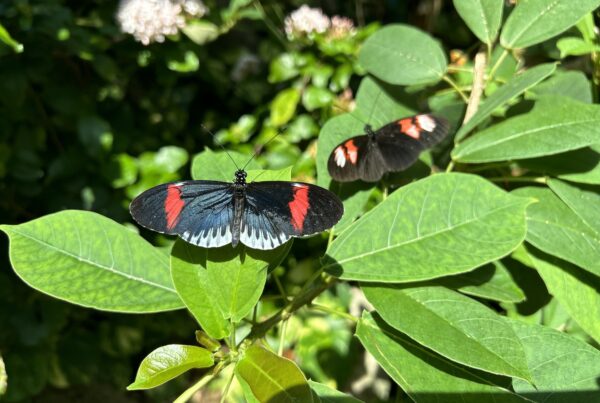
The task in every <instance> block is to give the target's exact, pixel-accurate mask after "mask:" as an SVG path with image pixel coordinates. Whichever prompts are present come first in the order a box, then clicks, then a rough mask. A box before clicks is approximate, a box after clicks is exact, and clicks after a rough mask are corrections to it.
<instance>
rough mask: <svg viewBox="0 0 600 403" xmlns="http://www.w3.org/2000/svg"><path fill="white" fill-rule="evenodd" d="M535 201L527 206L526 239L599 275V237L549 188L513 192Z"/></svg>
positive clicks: (533, 188) (530, 188)
mask: <svg viewBox="0 0 600 403" xmlns="http://www.w3.org/2000/svg"><path fill="white" fill-rule="evenodd" d="M512 193H513V194H515V195H518V196H525V197H533V198H535V199H537V200H538V202H537V203H534V204H532V205H531V206H529V208H528V209H527V237H526V239H527V242H529V243H531V244H532V245H533V246H535V247H536V248H538V249H541V250H542V251H544V252H546V253H549V254H551V255H553V256H557V257H560V258H561V259H564V260H566V261H568V262H571V263H573V264H576V265H578V266H580V267H582V268H583V269H585V270H588V271H589V272H591V273H594V274H595V275H597V276H600V259H598V257H599V256H600V236H599V235H598V233H596V232H595V231H594V230H593V229H591V228H590V227H589V226H588V225H587V224H586V223H585V222H584V221H583V220H582V219H581V218H580V217H579V216H578V215H577V214H575V212H573V210H571V209H570V208H569V207H568V206H567V205H566V204H565V203H563V202H562V201H561V200H560V199H559V198H558V197H557V196H555V195H554V194H553V193H552V191H551V190H550V189H545V188H536V187H525V188H520V189H517V190H515V191H513V192H512Z"/></svg>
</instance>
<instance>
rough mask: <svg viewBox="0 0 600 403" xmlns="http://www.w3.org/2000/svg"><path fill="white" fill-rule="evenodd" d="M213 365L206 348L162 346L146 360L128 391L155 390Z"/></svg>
mask: <svg viewBox="0 0 600 403" xmlns="http://www.w3.org/2000/svg"><path fill="white" fill-rule="evenodd" d="M213 364H214V361H213V357H212V354H211V352H210V351H208V350H206V349H204V348H201V347H196V346H185V345H181V344H170V345H168V346H162V347H159V348H157V349H156V350H154V351H152V352H151V353H150V354H148V355H147V356H146V358H144V360H143V361H142V363H141V364H140V367H139V368H138V372H137V374H136V376H135V381H134V382H133V383H132V384H131V385H129V386H128V387H127V390H140V389H151V388H155V387H157V386H159V385H162V384H163V383H165V382H167V381H170V380H171V379H173V378H175V377H177V376H179V375H181V374H183V373H184V372H186V371H189V370H190V369H192V368H208V367H211V366H212V365H213Z"/></svg>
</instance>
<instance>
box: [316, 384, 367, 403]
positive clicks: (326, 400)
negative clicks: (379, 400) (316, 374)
mask: <svg viewBox="0 0 600 403" xmlns="http://www.w3.org/2000/svg"><path fill="white" fill-rule="evenodd" d="M308 384H309V385H310V388H311V389H312V390H313V392H315V393H316V394H317V396H319V399H321V403H361V402H362V400H358V399H357V398H355V397H353V396H350V395H347V394H345V393H342V392H340V391H339V390H336V389H333V388H330V387H329V386H327V385H324V384H322V383H318V382H314V381H308Z"/></svg>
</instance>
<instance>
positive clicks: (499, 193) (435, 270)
mask: <svg viewBox="0 0 600 403" xmlns="http://www.w3.org/2000/svg"><path fill="white" fill-rule="evenodd" d="M529 203H530V200H528V199H525V198H515V197H513V196H511V195H509V194H508V193H506V192H504V191H503V190H501V189H499V188H498V187H496V186H494V185H492V184H491V183H490V182H488V181H486V180H484V179H482V178H481V177H478V176H475V175H466V174H438V175H433V176H431V177H429V178H426V179H424V180H420V181H417V182H414V183H412V184H410V185H407V186H404V187H403V188H401V189H399V190H397V191H395V192H394V193H392V195H391V196H389V197H388V198H387V199H386V200H385V201H383V202H382V203H381V204H379V205H378V206H377V207H375V208H374V209H373V210H371V211H369V212H368V213H367V214H365V215H364V216H363V217H362V218H361V219H360V220H358V221H357V222H355V223H354V224H353V225H352V226H351V227H349V228H348V229H347V230H346V231H344V232H343V233H342V234H341V235H340V236H339V237H338V238H337V239H336V240H335V241H334V242H333V243H332V244H331V246H330V248H329V250H328V251H327V254H328V258H327V259H326V261H325V267H326V269H327V270H328V271H329V272H331V273H333V274H334V275H336V276H339V277H340V278H343V279H348V280H362V281H383V282H409V281H418V280H426V279H431V278H436V277H442V276H447V275H450V274H456V273H462V272H466V271H469V270H472V269H474V268H476V267H479V266H481V265H483V264H485V263H488V262H491V261H494V260H496V259H499V258H500V257H502V256H505V255H506V254H508V253H510V252H511V251H512V250H513V249H514V248H516V247H517V246H518V245H519V244H520V243H521V242H522V241H523V239H524V237H525V232H526V226H525V214H524V212H525V208H526V206H527V205H528V204H529Z"/></svg>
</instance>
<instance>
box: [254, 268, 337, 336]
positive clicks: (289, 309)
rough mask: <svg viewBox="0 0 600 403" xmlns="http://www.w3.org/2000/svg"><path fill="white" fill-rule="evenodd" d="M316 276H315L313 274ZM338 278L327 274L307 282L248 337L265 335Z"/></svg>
mask: <svg viewBox="0 0 600 403" xmlns="http://www.w3.org/2000/svg"><path fill="white" fill-rule="evenodd" d="M322 272H323V268H321V269H319V270H318V271H317V273H319V275H320V274H321V273H322ZM313 277H314V276H313ZM336 281H337V279H336V278H335V277H332V276H326V277H325V278H322V279H321V280H320V282H318V283H311V282H307V284H306V285H305V287H304V288H303V291H300V293H298V295H296V296H295V297H294V299H293V300H292V302H290V303H289V304H288V305H287V306H286V307H285V308H283V309H282V310H280V311H279V312H277V313H276V314H274V315H273V316H271V317H270V318H269V319H267V320H265V321H264V322H262V323H259V324H257V325H256V326H253V327H252V330H251V331H250V334H249V335H248V337H246V339H258V338H261V337H263V336H264V335H265V334H266V333H267V332H268V331H269V330H270V329H271V328H272V327H273V326H275V325H276V324H277V323H279V322H281V321H282V320H287V319H288V318H289V317H290V316H291V315H292V314H293V313H294V312H296V311H297V310H298V309H300V308H302V307H303V306H304V305H306V304H308V303H310V302H311V301H312V300H313V299H315V298H316V297H317V296H318V295H319V294H321V293H322V292H323V291H325V290H326V289H328V288H329V287H331V286H332V285H333V284H335V283H336Z"/></svg>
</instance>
